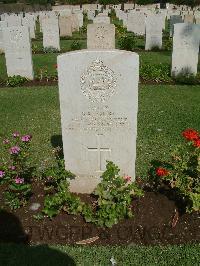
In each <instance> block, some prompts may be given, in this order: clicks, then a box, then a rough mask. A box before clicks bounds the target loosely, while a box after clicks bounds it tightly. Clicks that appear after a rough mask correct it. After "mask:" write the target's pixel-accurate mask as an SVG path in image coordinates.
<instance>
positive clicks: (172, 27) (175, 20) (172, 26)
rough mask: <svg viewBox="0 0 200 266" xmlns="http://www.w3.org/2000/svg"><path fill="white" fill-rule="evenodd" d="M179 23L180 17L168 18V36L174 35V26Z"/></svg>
mask: <svg viewBox="0 0 200 266" xmlns="http://www.w3.org/2000/svg"><path fill="white" fill-rule="evenodd" d="M181 22H183V20H182V17H181V16H180V15H172V16H171V17H170V36H173V34H174V25H175V24H177V23H181Z"/></svg>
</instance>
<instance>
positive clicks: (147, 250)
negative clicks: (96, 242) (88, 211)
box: [0, 244, 200, 266]
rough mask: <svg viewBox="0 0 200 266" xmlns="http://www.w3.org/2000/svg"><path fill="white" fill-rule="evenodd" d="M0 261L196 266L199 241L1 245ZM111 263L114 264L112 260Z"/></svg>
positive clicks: (93, 265)
mask: <svg viewBox="0 0 200 266" xmlns="http://www.w3.org/2000/svg"><path fill="white" fill-rule="evenodd" d="M0 254H1V256H0V265H6V266H11V265H16V266H18V265H20V266H27V265H28V266H37V265H48V266H55V265H59V266H66V265H68V266H72V265H73V266H75V265H76V266H109V265H111V261H110V260H111V258H113V260H112V261H115V262H116V264H115V265H117V266H124V265H126V266H129V265H141V266H155V265H159V266H165V265H166V266H172V265H173V266H180V265H181V266H186V265H187V266H190V265H193V266H198V265H199V256H200V246H199V245H197V244H196V245H181V246H166V247H160V246H154V247H142V246H134V245H133V246H118V247H109V246H105V247H103V246H99V247H97V246H86V247H80V246H57V247H54V246H48V245H41V246H40V245H38V246H23V245H12V244H10V245H0ZM113 265H114V264H113Z"/></svg>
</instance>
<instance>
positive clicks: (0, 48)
mask: <svg viewBox="0 0 200 266" xmlns="http://www.w3.org/2000/svg"><path fill="white" fill-rule="evenodd" d="M7 26H8V25H7V22H6V21H0V53H3V52H4V41H3V29H4V28H6V27H7Z"/></svg>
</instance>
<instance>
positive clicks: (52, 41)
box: [42, 17, 60, 50]
mask: <svg viewBox="0 0 200 266" xmlns="http://www.w3.org/2000/svg"><path fill="white" fill-rule="evenodd" d="M42 32H43V47H44V48H55V49H57V50H60V36H59V26H58V18H57V17H46V18H44V19H43V20H42Z"/></svg>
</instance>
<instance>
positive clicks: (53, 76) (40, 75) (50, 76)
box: [35, 64, 58, 82]
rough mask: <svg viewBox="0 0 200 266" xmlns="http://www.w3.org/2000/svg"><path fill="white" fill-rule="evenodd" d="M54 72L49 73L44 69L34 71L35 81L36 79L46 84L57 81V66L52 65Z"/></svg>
mask: <svg viewBox="0 0 200 266" xmlns="http://www.w3.org/2000/svg"><path fill="white" fill-rule="evenodd" d="M53 69H54V71H53V72H51V73H49V71H48V69H47V68H46V67H42V68H39V69H37V70H36V75H35V79H38V80H39V81H42V80H46V81H47V82H48V81H50V80H52V81H57V80H58V73H57V64H54V65H53Z"/></svg>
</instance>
